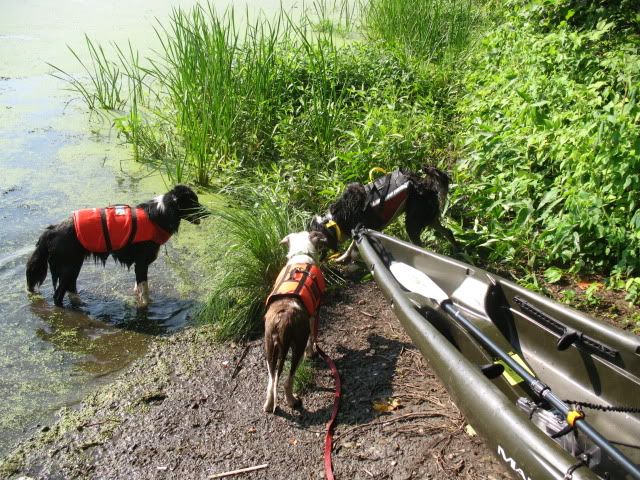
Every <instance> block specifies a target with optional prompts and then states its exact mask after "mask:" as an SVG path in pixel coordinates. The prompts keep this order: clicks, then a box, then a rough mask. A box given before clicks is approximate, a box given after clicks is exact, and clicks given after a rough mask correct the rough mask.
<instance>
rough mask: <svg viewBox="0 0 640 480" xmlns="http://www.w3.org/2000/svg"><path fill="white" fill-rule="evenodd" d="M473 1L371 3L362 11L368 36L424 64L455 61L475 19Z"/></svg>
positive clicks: (381, 0) (389, 0) (387, 0)
mask: <svg viewBox="0 0 640 480" xmlns="http://www.w3.org/2000/svg"><path fill="white" fill-rule="evenodd" d="M475 3H477V2H474V1H473V0H374V1H370V2H368V4H366V6H365V7H364V12H363V17H364V24H365V25H366V29H367V33H368V34H369V35H370V36H372V37H373V38H381V39H383V40H385V41H387V42H389V43H394V44H397V45H399V46H402V47H403V48H405V49H406V50H407V51H409V52H411V53H412V54H415V55H417V56H419V57H421V58H422V59H424V60H426V61H432V60H440V59H443V58H445V57H451V56H452V57H454V58H455V57H456V56H457V55H458V54H459V53H460V52H461V51H462V50H463V49H464V48H465V47H466V46H467V44H468V42H469V40H470V38H471V33H472V31H473V29H474V28H475V27H476V26H477V21H478V16H477V13H476V12H477V11H478V9H477V8H476V5H475Z"/></svg>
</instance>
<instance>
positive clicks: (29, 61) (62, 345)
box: [0, 0, 279, 456]
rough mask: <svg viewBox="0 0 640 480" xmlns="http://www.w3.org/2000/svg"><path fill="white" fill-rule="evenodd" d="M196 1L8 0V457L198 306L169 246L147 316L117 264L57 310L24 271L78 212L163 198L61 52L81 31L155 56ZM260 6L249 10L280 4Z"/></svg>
mask: <svg viewBox="0 0 640 480" xmlns="http://www.w3.org/2000/svg"><path fill="white" fill-rule="evenodd" d="M193 3H195V2H194V1H186V0H185V1H169V0H134V1H130V0H128V1H126V2H125V1H124V0H110V1H109V2H104V1H100V0H62V1H58V2H53V1H51V0H22V1H20V2H10V1H5V0H0V9H1V12H2V14H1V15H0V283H1V284H2V287H3V288H2V295H1V296H0V400H1V401H0V456H2V455H4V454H6V453H7V452H8V451H9V450H10V449H11V448H12V447H13V446H14V445H15V444H16V443H17V442H18V441H20V440H21V439H24V438H26V437H28V436H30V435H32V434H33V432H34V431H36V430H37V429H38V428H40V427H39V425H40V424H43V423H45V422H48V421H50V420H51V419H52V417H53V416H54V414H55V412H56V411H57V410H58V409H59V408H60V407H63V406H69V405H73V404H74V403H77V402H78V401H80V400H81V399H82V397H83V396H85V395H86V394H87V393H88V392H89V391H90V390H91V389H93V388H95V387H96V385H99V384H101V383H103V382H107V381H109V380H110V379H111V378H112V376H113V374H114V373H115V372H117V371H119V370H120V369H122V368H123V367H124V366H126V365H128V364H129V363H130V362H131V361H133V360H134V359H136V358H138V357H139V356H141V355H142V354H144V352H145V351H146V349H147V346H148V344H149V341H150V339H152V338H153V336H155V335H162V334H167V333H171V332H172V331H175V330H176V329H179V328H181V327H183V326H184V325H185V324H187V323H188V322H189V321H190V310H191V307H192V306H193V300H191V299H189V298H182V297H181V295H180V294H179V292H178V290H177V289H176V287H175V285H176V283H177V281H178V279H177V274H176V273H175V272H174V271H173V270H172V268H171V266H170V264H171V263H172V262H178V263H179V262H180V261H181V260H182V259H181V258H180V256H179V253H178V252H177V251H176V250H175V249H174V248H172V246H171V244H172V242H169V244H168V246H167V248H163V249H162V250H161V254H160V256H159V258H158V260H157V261H156V262H155V263H154V264H153V265H152V266H151V268H150V272H149V279H150V286H151V290H152V292H151V293H152V305H151V307H150V308H149V309H148V311H146V312H140V311H138V310H137V309H136V308H135V305H134V297H133V294H132V287H133V284H134V275H133V272H128V271H127V270H126V269H124V268H121V267H119V266H117V265H116V264H114V263H113V262H112V261H109V262H108V264H107V267H106V268H102V266H101V265H100V266H97V265H94V264H93V262H90V261H89V262H86V263H85V265H84V267H83V270H82V272H81V274H80V277H79V280H78V287H79V293H80V295H81V297H82V299H83V301H84V305H83V306H82V307H80V308H77V309H72V308H70V307H68V308H64V309H61V308H57V307H54V306H53V302H52V293H53V291H52V286H51V280H50V278H51V277H50V276H48V277H47V280H46V281H45V284H44V285H43V287H42V289H41V295H42V296H41V298H33V299H30V298H29V297H28V296H27V294H26V290H25V271H24V266H25V262H26V259H27V258H28V256H29V254H30V253H31V251H32V250H33V247H34V245H35V242H36V240H37V238H38V236H39V235H40V233H41V232H42V230H43V228H44V227H46V226H47V225H48V224H50V223H57V222H59V221H61V220H62V219H64V218H65V217H67V216H68V215H69V214H70V212H71V211H73V210H74V209H78V208H84V207H94V206H104V205H108V204H110V203H117V202H120V203H132V204H135V203H138V202H140V201H144V200H147V199H149V198H151V197H153V196H155V195H156V194H158V193H161V192H164V191H166V190H167V188H166V186H165V184H164V182H163V180H162V179H161V178H160V176H159V175H157V174H155V173H153V172H151V171H148V170H146V169H145V168H144V167H141V166H139V165H137V164H134V163H133V162H132V160H131V157H132V155H131V150H130V148H129V147H127V146H123V145H121V144H120V143H119V140H118V139H117V138H115V135H113V134H112V135H110V132H109V129H105V128H100V127H99V126H97V125H94V124H93V123H92V122H91V121H90V117H89V115H88V113H87V112H86V110H85V108H84V106H83V104H82V103H81V102H80V101H77V100H74V99H73V96H72V94H70V93H69V92H67V91H66V90H64V89H65V87H66V85H65V84H64V83H62V82H60V81H59V80H57V79H55V78H53V77H52V76H51V75H50V73H51V72H53V68H51V66H49V65H47V62H49V63H52V64H54V65H57V66H59V67H61V68H63V69H65V70H67V71H70V72H77V71H79V66H78V64H77V63H76V62H75V61H74V59H73V57H72V56H71V54H70V53H69V51H68V49H67V46H66V45H67V44H68V45H70V46H72V47H73V48H74V49H75V50H76V51H83V47H84V33H87V34H88V35H89V36H90V37H91V38H92V39H94V40H97V41H99V42H103V43H108V42H110V41H115V42H118V43H120V44H124V42H126V41H127V40H128V39H130V40H131V42H132V44H133V45H135V46H136V47H137V48H139V49H140V50H141V53H142V54H145V53H146V52H150V51H151V50H152V49H153V48H154V47H155V46H156V45H157V40H156V38H155V34H154V31H153V26H154V25H155V24H156V22H155V19H156V18H157V19H158V20H160V21H164V20H166V19H167V18H168V16H169V13H170V11H171V8H172V7H175V6H182V7H189V6H191V5H192V4H193ZM226 4H227V1H226V0H225V1H224V2H218V3H216V6H219V7H220V8H224V7H225V5H226ZM256 4H258V2H254V5H253V6H251V5H249V7H250V8H252V9H257V8H258V7H259V8H260V9H262V10H264V9H266V10H267V11H269V9H272V10H275V8H278V6H279V2H277V1H273V2H271V1H269V2H260V3H259V4H258V5H256ZM234 7H235V8H237V9H238V10H242V9H245V8H246V7H247V5H245V4H236V2H234ZM182 228H183V229H189V228H197V227H194V226H191V225H185V224H184V223H183V227H182ZM169 259H173V260H172V261H171V262H170V261H169Z"/></svg>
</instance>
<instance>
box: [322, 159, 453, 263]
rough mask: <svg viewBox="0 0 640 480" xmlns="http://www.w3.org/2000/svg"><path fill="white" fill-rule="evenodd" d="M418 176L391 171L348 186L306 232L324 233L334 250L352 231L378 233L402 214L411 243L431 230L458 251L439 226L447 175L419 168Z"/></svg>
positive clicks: (343, 257)
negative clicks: (359, 228) (369, 230)
mask: <svg viewBox="0 0 640 480" xmlns="http://www.w3.org/2000/svg"><path fill="white" fill-rule="evenodd" d="M422 173H423V175H419V174H417V173H414V172H407V171H404V170H394V171H393V172H391V173H388V174H386V175H383V176H382V177H379V178H377V179H376V180H375V181H373V182H371V183H368V184H366V185H363V184H362V183H350V184H349V185H347V188H346V189H345V191H344V192H343V193H342V195H341V196H340V198H338V199H337V200H336V201H335V202H334V203H332V204H331V205H330V206H329V211H328V212H327V213H326V214H325V215H323V216H320V215H316V216H315V217H313V219H312V220H311V224H310V230H317V231H320V232H322V233H324V234H325V236H326V237H327V245H328V247H329V248H330V249H331V250H334V251H337V250H338V246H339V244H340V243H342V242H344V241H346V240H348V239H349V238H351V232H352V230H353V229H355V228H357V227H366V228H370V229H373V230H382V229H384V228H385V227H387V226H388V225H389V224H390V223H391V222H392V221H393V220H395V219H396V217H398V216H399V215H400V214H401V213H403V212H404V213H405V228H406V230H407V234H408V235H409V238H410V239H411V241H412V242H413V243H415V244H416V245H421V241H420V234H421V233H422V231H423V230H424V229H425V228H426V227H431V228H433V229H434V230H435V231H436V232H437V233H438V234H440V235H442V236H443V237H444V238H446V239H447V240H448V241H449V242H451V244H452V245H453V246H454V248H455V249H456V250H458V249H459V247H458V243H457V242H456V239H455V238H454V236H453V233H452V232H451V230H449V229H448V228H446V227H444V226H443V225H442V224H441V223H440V212H441V211H442V209H443V207H444V203H445V201H446V199H447V194H448V193H449V176H448V175H447V174H446V173H445V172H443V171H441V170H438V169H437V168H435V167H429V166H425V167H423V168H422ZM353 248H354V244H353V242H352V243H351V245H350V246H349V248H348V249H347V251H346V252H345V253H344V254H343V255H341V256H340V257H339V258H338V259H337V261H344V260H346V259H347V258H348V257H349V255H350V254H351V252H352V250H353Z"/></svg>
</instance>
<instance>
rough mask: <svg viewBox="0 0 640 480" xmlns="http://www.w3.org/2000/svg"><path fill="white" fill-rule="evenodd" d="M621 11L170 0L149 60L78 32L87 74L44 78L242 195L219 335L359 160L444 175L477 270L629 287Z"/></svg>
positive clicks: (222, 241) (218, 226) (636, 157)
mask: <svg viewBox="0 0 640 480" xmlns="http://www.w3.org/2000/svg"><path fill="white" fill-rule="evenodd" d="M634 4H635V2H632V1H622V2H613V1H611V2H610V1H605V0H530V1H525V0H511V1H509V2H506V3H503V2H491V1H490V0H484V1H483V0H475V1H473V0H465V1H455V0H370V1H369V2H367V3H355V2H350V3H348V2H344V3H342V4H339V5H338V4H334V5H333V6H332V7H331V8H329V7H328V6H327V4H325V3H320V4H316V5H314V8H313V9H311V10H310V11H307V12H305V13H304V14H303V15H302V16H301V17H300V18H291V17H289V16H287V15H286V14H285V13H284V12H281V13H280V15H278V16H276V18H274V19H269V20H267V19H265V18H262V17H259V18H257V19H253V20H248V21H247V22H246V25H245V24H244V23H242V24H241V25H240V24H239V23H238V21H237V20H236V19H235V16H234V13H233V11H228V12H227V13H225V14H222V15H221V14H219V13H217V12H215V11H214V10H213V9H212V7H208V8H207V7H196V8H195V9H193V10H191V11H188V12H187V11H182V10H179V9H178V10H176V11H175V12H174V14H173V17H172V19H171V21H170V22H169V24H168V25H165V26H160V27H159V28H158V29H157V32H158V36H159V38H160V40H161V42H162V47H163V48H162V49H161V51H160V53H159V54H158V55H157V56H156V57H154V58H151V59H144V60H141V59H140V58H139V55H138V54H137V53H136V51H135V50H134V49H133V48H132V47H131V46H129V47H128V48H127V49H121V48H119V47H115V50H114V58H113V59H109V58H108V55H106V54H105V52H104V50H103V49H102V48H101V47H100V46H97V45H94V44H93V43H92V42H91V41H90V40H89V39H87V46H88V49H89V53H90V54H91V57H92V58H93V63H92V66H89V65H87V67H86V68H85V70H86V71H87V72H88V73H89V75H90V78H91V82H90V83H87V82H83V81H80V80H78V79H76V78H75V77H73V76H71V75H68V74H67V73H65V72H62V71H60V70H58V71H57V74H58V75H59V76H61V77H62V78H66V79H67V80H68V81H69V85H70V86H71V88H72V89H75V90H76V91H78V92H79V93H80V94H81V95H82V96H83V97H84V98H85V100H86V102H87V105H88V106H89V108H91V109H93V110H94V111H102V112H108V115H109V117H110V118H111V119H112V120H113V122H114V124H115V126H116V127H117V129H118V130H119V132H120V133H121V134H122V135H123V137H124V138H125V139H126V140H127V141H129V142H131V143H132V145H133V146H134V151H135V154H136V158H137V159H138V160H139V161H141V162H149V163H151V164H153V165H155V166H157V167H158V168H159V169H161V171H162V172H163V173H164V174H165V175H166V176H167V177H168V178H169V180H170V181H172V182H179V181H189V182H193V183H197V184H200V185H202V186H206V187H209V188H214V189H215V190H216V191H218V192H222V194H223V195H228V196H232V197H235V198H236V199H237V198H244V203H243V204H242V205H240V207H239V208H235V209H233V210H226V211H224V212H223V213H220V212H218V215H216V218H215V219H214V220H213V221H212V222H211V223H210V226H209V228H210V229H211V230H210V238H212V239H213V240H212V245H211V249H210V255H209V256H210V259H209V260H210V262H209V265H210V270H211V272H212V274H211V282H212V285H213V293H212V294H211V296H210V298H209V300H208V302H206V304H205V307H204V308H203V310H202V314H201V316H202V318H205V319H210V320H214V321H217V322H219V324H220V325H221V328H220V335H221V336H222V337H229V336H235V335H245V334H247V333H248V332H250V331H251V329H252V328H254V327H255V326H256V325H259V318H260V316H261V312H262V301H263V299H264V297H265V296H266V294H267V290H268V286H269V285H270V284H271V282H272V280H273V278H274V276H275V275H276V273H277V271H278V268H279V266H281V264H282V262H283V257H282V254H283V252H281V249H280V248H279V247H278V245H277V242H278V241H279V240H280V238H281V237H282V236H284V234H285V233H286V232H288V231H293V230H297V229H300V228H302V226H303V225H304V221H305V218H307V217H306V216H305V215H304V214H303V213H302V212H304V211H305V210H306V211H309V212H311V211H319V210H321V209H322V208H324V207H325V206H326V204H327V203H328V202H329V201H330V200H331V199H333V198H334V197H335V196H336V195H337V194H338V193H339V192H340V191H341V190H342V188H343V187H344V185H345V184H346V183H348V182H350V181H355V180H358V181H362V180H365V179H366V178H367V177H366V175H367V172H368V171H369V169H370V168H371V167H373V166H381V167H383V168H386V169H391V168H395V167H398V166H400V167H405V168H416V167H418V166H420V165H422V164H424V163H428V164H432V165H437V166H439V167H441V168H445V169H447V170H449V171H450V172H452V175H453V178H454V185H453V188H452V198H451V201H450V208H449V212H448V214H447V216H446V219H447V221H448V222H449V225H450V226H451V227H452V229H453V230H454V232H455V234H456V236H457V237H458V238H459V239H461V240H462V243H463V244H465V245H466V248H467V253H468V254H469V255H470V256H471V257H472V258H473V259H476V260H477V261H478V262H479V263H482V264H484V265H488V266H489V267H490V268H499V269H500V270H501V271H503V272H505V271H508V272H511V274H512V275H514V276H515V277H516V278H520V279H522V280H524V281H526V282H527V283H529V284H535V283H536V279H537V278H538V277H539V274H541V273H542V272H544V273H545V277H546V280H547V281H550V282H553V281H557V280H559V279H560V278H561V277H562V276H563V275H565V274H566V273H568V274H584V273H595V274H598V275H601V276H604V277H605V278H610V279H612V280H613V282H611V285H612V286H614V287H620V286H624V287H626V289H627V291H628V293H629V299H630V300H637V299H638V297H640V279H638V278H636V276H638V275H640V214H639V213H637V201H638V198H639V197H638V195H639V193H640V126H639V124H640V111H639V108H638V103H637V102H638V99H637V96H638V89H639V85H640V78H639V76H640V61H639V58H638V45H639V43H640V40H639V38H640V35H639V31H640V27H639V22H640V19H639V14H638V13H637V12H636V11H635V9H634ZM78 58H79V57H78ZM91 84H93V85H91ZM248 191H250V192H251V194H250V195H248V194H247V192H248ZM239 193H240V195H238V194H239ZM276 205H277V206H276ZM291 212H299V214H297V215H292V214H291ZM428 241H429V242H430V244H431V245H432V246H435V247H436V248H439V247H441V248H442V249H443V250H444V251H447V249H448V248H449V247H448V246H446V245H442V246H439V245H438V244H434V242H435V239H433V237H429V238H428ZM225 252H227V253H225Z"/></svg>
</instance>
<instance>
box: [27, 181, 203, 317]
mask: <svg viewBox="0 0 640 480" xmlns="http://www.w3.org/2000/svg"><path fill="white" fill-rule="evenodd" d="M205 214H206V213H205V209H204V208H203V207H202V205H200V203H199V201H198V196H197V195H196V194H195V192H194V191H193V190H191V189H190V188H189V187H187V186H185V185H177V186H176V187H174V188H173V189H172V190H171V191H169V192H167V193H165V194H164V195H159V196H158V197H156V198H154V199H153V200H150V201H148V202H145V203H141V204H139V205H138V206H137V207H135V208H130V207H129V206H127V205H116V206H111V207H106V208H93V209H86V210H77V211H75V212H74V213H73V215H72V216H71V217H70V218H68V219H66V220H64V221H63V222H61V223H59V224H57V225H50V226H48V227H47V228H46V230H45V231H44V232H43V233H42V235H41V236H40V238H39V239H38V242H37V243H36V249H35V251H34V252H33V253H32V254H31V256H30V257H29V260H28V261H27V288H28V290H29V292H34V291H35V289H36V287H38V286H40V285H42V283H43V282H44V280H45V278H46V277H47V264H48V265H49V267H50V268H51V278H52V280H53V288H54V289H55V292H54V294H53V300H54V302H55V304H56V305H58V306H62V301H63V299H64V295H65V293H66V292H69V300H70V301H71V303H74V304H75V303H79V302H80V298H79V296H78V289H77V286H76V280H77V278H78V275H79V274H80V269H81V268H82V263H83V262H84V260H85V259H86V258H88V257H90V256H93V258H94V259H95V260H96V261H97V260H100V261H102V264H103V265H104V264H105V263H106V261H107V258H108V257H109V255H112V256H113V258H114V259H115V260H117V261H118V262H120V263H122V264H124V265H126V266H127V267H131V265H134V264H135V273H136V285H135V289H134V291H135V293H136V300H137V304H138V307H140V308H145V307H147V306H148V304H149V286H148V283H147V272H148V269H149V265H150V264H151V263H152V262H153V261H154V260H155V259H156V258H157V256H158V251H159V250H160V245H162V244H163V243H164V242H166V241H167V240H168V239H169V238H170V237H171V235H173V234H174V233H176V232H177V231H178V227H179V226H180V220H182V219H184V220H187V221H189V222H191V223H195V224H198V223H200V219H201V218H202V217H204V216H205Z"/></svg>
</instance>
